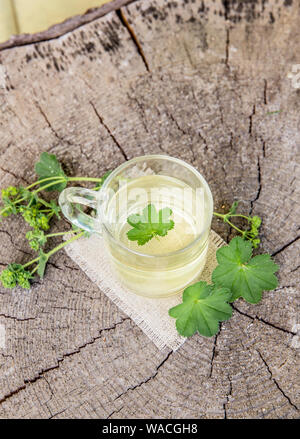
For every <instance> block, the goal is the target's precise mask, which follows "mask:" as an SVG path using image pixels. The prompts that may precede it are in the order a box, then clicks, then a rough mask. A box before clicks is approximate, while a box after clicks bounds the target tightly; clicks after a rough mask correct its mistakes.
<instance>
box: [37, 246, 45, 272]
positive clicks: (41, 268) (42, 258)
mask: <svg viewBox="0 0 300 439" xmlns="http://www.w3.org/2000/svg"><path fill="white" fill-rule="evenodd" d="M47 261H48V256H47V255H46V254H45V253H44V252H43V251H42V250H40V260H39V264H38V270H37V272H38V275H39V276H40V278H41V279H43V277H44V273H45V268H46V264H47Z"/></svg>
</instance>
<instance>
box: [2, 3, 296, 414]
mask: <svg viewBox="0 0 300 439" xmlns="http://www.w3.org/2000/svg"><path fill="white" fill-rule="evenodd" d="M299 23H300V8H299V5H298V2H296V1H295V0H294V1H292V0H289V1H287V0H278V1H271V0H269V1H263V0H261V1H254V0H253V1H248V2H242V1H233V0H228V1H221V0H215V1H213V0H212V1H198V0H177V1H175V0H173V1H171V0H170V1H163V0H141V1H136V2H134V3H132V4H130V5H129V6H127V7H125V8H122V10H119V11H117V12H115V11H111V12H110V13H108V14H107V15H105V16H103V17H101V18H99V19H95V20H93V21H91V22H90V23H87V24H85V25H84V26H81V27H80V28H79V29H76V30H73V31H72V32H68V33H67V34H66V35H62V36H61V37H59V38H56V39H53V40H49V41H45V42H39V43H35V44H28V45H26V46H23V47H14V48H11V49H8V50H3V51H2V52H1V53H0V63H1V68H2V72H4V73H3V76H4V84H3V80H2V85H4V88H2V89H0V112H1V115H0V131H1V144H0V153H1V158H0V182H1V187H5V186H7V185H8V184H10V183H14V184H15V183H20V184H26V182H30V181H33V178H34V171H33V163H34V162H35V161H36V160H37V158H38V156H39V154H40V152H41V151H45V150H46V151H51V152H53V153H55V154H57V155H58V157H59V159H60V160H61V161H62V162H63V164H64V167H65V168H66V170H67V172H68V173H70V174H72V175H90V176H99V175H101V174H102V173H103V172H104V171H106V170H107V169H111V168H114V167H116V166H117V165H119V164H121V163H122V162H124V160H127V159H130V158H132V157H135V156H137V155H142V154H145V153H157V152H160V153H167V154H170V155H172V156H175V157H180V158H182V159H183V160H186V161H187V162H189V163H191V164H193V165H194V166H195V167H196V168H197V169H198V170H199V171H200V172H202V173H203V175H204V176H205V177H206V179H207V180H208V182H209V184H210V186H211V189H212V192H213V195H214V200H215V208H216V210H221V211H222V206H225V207H224V209H225V208H227V207H228V206H229V205H230V204H231V203H232V201H233V200H235V199H239V200H242V203H241V208H242V209H243V210H244V212H251V213H255V214H258V215H260V216H262V217H263V226H262V250H264V251H268V252H271V253H272V254H273V255H274V258H275V260H276V261H277V262H278V263H279V264H280V266H281V268H280V272H279V280H280V286H279V287H278V288H277V289H276V290H275V291H273V292H268V293H265V294H264V299H263V301H262V303H260V304H259V305H255V306H254V305H248V304H246V303H245V302H243V301H242V300H239V301H238V302H236V303H235V311H234V315H233V318H232V319H231V320H230V321H228V322H226V323H223V324H222V328H221V331H220V333H219V334H218V335H217V336H216V337H215V338H212V339H206V338H203V337H200V336H198V335H195V336H193V337H192V338H190V339H189V340H187V341H186V343H185V344H184V345H183V346H182V348H180V349H179V350H178V351H177V352H174V353H173V352H160V351H158V350H157V349H156V347H155V346H154V345H153V344H152V343H151V342H150V341H149V339H148V338H147V337H146V336H145V335H144V334H143V333H142V332H141V331H140V330H139V329H138V328H137V327H136V326H135V325H134V324H133V323H132V322H131V320H129V319H128V318H127V317H126V315H124V314H122V313H121V312H120V310H119V309H118V308H117V307H115V306H114V305H113V304H112V303H110V302H109V300H108V299H107V298H106V297H105V295H104V294H102V293H101V291H99V290H98V289H97V288H95V286H94V285H93V284H92V283H91V282H90V281H89V280H88V279H87V277H86V276H85V275H84V274H83V273H82V272H81V271H80V270H79V269H78V267H76V264H74V263H73V262H72V261H71V260H70V259H69V258H68V257H67V256H66V255H65V253H64V252H61V253H59V254H58V255H56V256H55V257H54V258H53V260H52V261H51V263H50V264H49V267H48V269H47V272H46V277H45V279H44V281H43V282H41V281H36V282H35V283H34V285H33V287H32V290H31V292H30V293H26V292H25V293H24V291H21V290H18V289H16V290H14V291H12V292H11V291H6V290H4V289H2V290H1V292H0V324H1V325H4V327H5V330H6V348H5V349H0V392H1V395H0V416H1V417H2V418H13V417H22V418H29V417H30V418H49V417H51V418H63V417H68V418H86V417H88V418H97V417H100V418H103V417H106V418H130V417H146V418H153V417H156V418H157V417H161V418H169V417H173V418H176V417H179V418H182V417H183V418H187V417H191V418H199V417H200V418H256V417H257V418H299V410H300V375H299V348H300V338H299V336H300V321H299V302H300V301H299V297H300V295H299V266H300V258H299V242H300V240H299V237H300V234H299V217H300V208H299V180H300V172H299V135H298V133H299V128H300V126H299V109H300V105H299V96H300V92H299V89H296V88H294V87H293V86H292V81H291V79H290V78H289V77H288V74H289V72H291V71H292V66H293V64H297V63H300V46H299V44H298V42H299V37H300V35H299V33H300V26H299ZM274 111H279V112H277V113H272V112H274ZM55 227H56V228H60V229H61V228H62V227H63V224H62V223H57V224H55ZM213 227H214V229H215V230H216V231H217V232H218V233H220V234H221V236H222V237H223V238H224V239H226V240H229V239H230V238H231V237H232V236H233V235H232V231H231V230H230V229H227V228H226V227H225V226H224V225H222V224H221V223H219V222H218V221H217V220H214V224H213ZM0 235H1V243H2V245H1V249H0V262H1V266H5V265H6V264H7V263H9V262H11V261H18V262H22V261H25V260H28V258H29V257H30V249H29V247H28V245H27V243H26V242H25V239H24V223H23V222H22V221H21V220H19V219H14V221H12V222H11V221H10V220H4V221H3V222H2V223H1V226H0Z"/></svg>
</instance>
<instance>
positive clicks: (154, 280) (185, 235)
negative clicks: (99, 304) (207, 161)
mask: <svg viewBox="0 0 300 439" xmlns="http://www.w3.org/2000/svg"><path fill="white" fill-rule="evenodd" d="M59 204H60V207H61V209H62V212H63V214H64V215H65V217H66V218H67V219H68V220H69V221H71V223H73V224H74V225H76V226H78V227H80V228H82V229H85V230H87V231H89V232H93V233H97V234H100V235H102V237H103V240H104V242H105V247H106V249H104V248H103V243H102V241H99V252H103V251H107V252H108V255H109V259H110V261H111V265H112V267H113V269H114V271H115V273H116V274H117V276H118V278H119V280H120V281H121V283H122V284H123V285H124V286H125V287H127V288H128V289H129V290H130V291H132V292H134V293H136V294H138V295H142V296H146V297H151V298H161V297H167V296H171V295H173V294H177V293H179V292H180V291H182V290H183V289H184V288H185V287H186V286H187V285H189V284H191V283H192V282H194V281H195V280H196V279H197V278H198V277H199V275H200V274H201V272H202V270H203V268H204V266H205V262H206V253H207V248H208V241H209V232H210V226H211V219H212V213H213V199H212V194H211V191H210V189H209V186H208V184H207V182H206V181H205V179H204V178H203V177H202V175H201V174H200V173H199V172H198V171H197V170H196V169H195V168H193V167H192V166H191V165H189V164H187V163H185V162H184V161H182V160H179V159H176V158H173V157H169V156H167V155H166V156H165V155H146V156H141V157H137V158H134V159H132V160H129V161H127V162H125V163H123V164H122V165H121V166H119V167H118V168H117V169H115V170H114V171H113V172H112V173H111V174H110V175H109V176H108V177H107V178H106V180H105V181H104V183H103V185H102V187H101V188H100V190H99V191H93V190H90V189H85V188H79V187H72V188H67V189H65V190H64V191H63V192H62V193H61V195H60V198H59ZM149 204H152V205H154V206H155V208H156V210H157V211H158V210H159V209H161V208H164V207H168V208H170V209H171V210H172V216H171V218H172V220H173V221H174V227H173V229H172V230H169V231H168V233H167V235H166V236H162V237H161V236H155V237H153V238H152V239H151V240H150V241H149V242H147V243H146V244H145V245H138V243H137V241H130V240H129V239H128V237H127V232H128V231H129V230H130V229H131V228H132V226H130V225H129V224H128V222H127V218H128V216H129V215H132V214H141V213H142V211H143V209H145V207H147V206H148V205H149ZM81 205H84V206H88V207H90V208H92V209H94V213H95V215H94V216H92V215H88V214H87V213H85V212H84V211H83V209H82V207H81ZM89 239H93V238H92V237H91V238H89Z"/></svg>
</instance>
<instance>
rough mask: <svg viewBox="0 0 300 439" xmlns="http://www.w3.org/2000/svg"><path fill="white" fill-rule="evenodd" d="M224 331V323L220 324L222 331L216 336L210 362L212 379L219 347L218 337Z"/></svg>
mask: <svg viewBox="0 0 300 439" xmlns="http://www.w3.org/2000/svg"><path fill="white" fill-rule="evenodd" d="M221 331H222V323H220V330H219V332H218V333H217V334H216V335H215V339H214V345H213V349H212V355H211V360H210V371H209V375H208V376H209V378H211V377H212V374H213V368H214V359H215V356H216V353H217V352H216V347H217V341H218V337H219V335H220V334H221Z"/></svg>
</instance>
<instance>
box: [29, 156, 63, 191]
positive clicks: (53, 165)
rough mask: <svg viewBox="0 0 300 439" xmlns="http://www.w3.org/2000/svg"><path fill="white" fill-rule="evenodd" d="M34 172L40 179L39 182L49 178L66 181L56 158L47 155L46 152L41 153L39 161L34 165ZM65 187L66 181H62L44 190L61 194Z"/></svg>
mask: <svg viewBox="0 0 300 439" xmlns="http://www.w3.org/2000/svg"><path fill="white" fill-rule="evenodd" d="M35 172H36V173H37V175H38V176H39V177H40V180H43V179H44V178H50V177H66V179H67V176H66V174H65V173H64V171H63V170H62V167H61V165H60V163H59V161H58V160H57V158H56V156H55V155H54V154H48V152H42V154H41V156H40V161H39V162H38V163H36V165H35ZM44 185H45V186H46V185H47V183H44ZM66 186H67V181H63V182H62V183H57V184H55V185H53V186H50V187H49V188H47V189H45V190H46V191H59V192H61V191H62V190H63V189H65V187H66Z"/></svg>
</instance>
